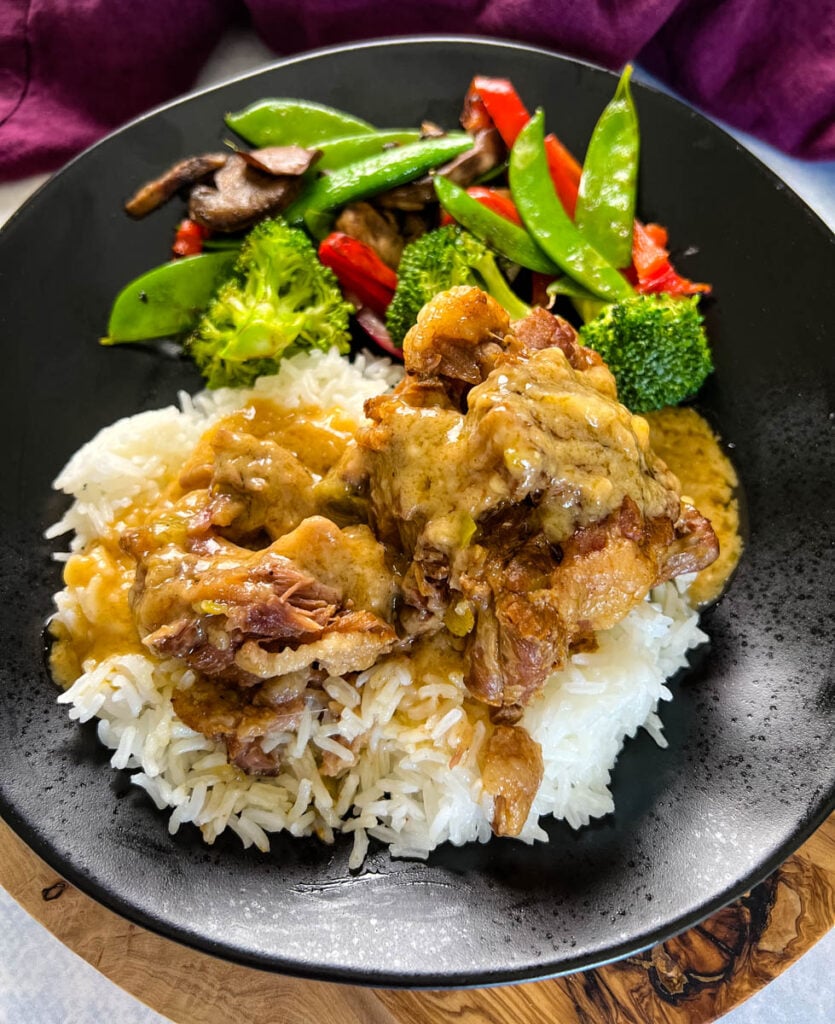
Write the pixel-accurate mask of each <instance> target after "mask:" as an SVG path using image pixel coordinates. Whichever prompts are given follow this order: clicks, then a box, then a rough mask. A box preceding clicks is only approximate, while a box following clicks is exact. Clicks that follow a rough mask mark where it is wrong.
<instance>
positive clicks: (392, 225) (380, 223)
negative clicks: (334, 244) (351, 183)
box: [334, 203, 406, 270]
mask: <svg viewBox="0 0 835 1024" xmlns="http://www.w3.org/2000/svg"><path fill="white" fill-rule="evenodd" d="M334 228H335V229H336V230H337V231H344V232H345V234H346V235H350V236H351V237H352V238H357V239H359V240H360V241H361V242H365V244H366V245H370V246H371V248H372V249H374V251H375V252H376V253H377V255H378V256H379V257H380V259H381V260H382V261H383V263H385V264H386V265H387V266H389V267H391V268H392V269H393V270H396V269H397V265H398V264H399V263H400V256H401V254H402V252H403V246H404V245H405V244H406V240H405V239H404V237H403V235H402V234H401V231H400V225H399V224H398V223H397V218H396V216H395V215H394V213H393V212H392V211H390V210H378V209H376V208H375V207H374V206H372V205H371V203H350V204H349V205H348V206H346V207H345V208H344V209H343V210H342V212H341V213H340V214H339V216H338V217H337V219H336V223H335V224H334Z"/></svg>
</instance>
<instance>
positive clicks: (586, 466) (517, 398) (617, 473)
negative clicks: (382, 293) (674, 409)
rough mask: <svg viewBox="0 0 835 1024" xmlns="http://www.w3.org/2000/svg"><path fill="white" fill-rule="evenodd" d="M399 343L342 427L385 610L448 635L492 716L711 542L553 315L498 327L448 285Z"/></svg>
mask: <svg viewBox="0 0 835 1024" xmlns="http://www.w3.org/2000/svg"><path fill="white" fill-rule="evenodd" d="M404 356H405V362H406V369H407V376H406V378H405V379H404V381H403V383H402V384H401V385H399V387H398V388H397V389H396V391H395V392H394V394H393V395H390V396H386V397H384V398H381V399H375V400H372V401H371V402H369V403H368V404H367V407H366V412H367V414H368V415H369V417H370V418H371V419H372V420H373V424H372V426H371V427H369V428H368V429H367V430H365V431H364V432H362V433H361V434H360V435H359V445H360V449H361V451H362V452H363V456H364V462H365V472H366V486H367V489H368V494H369V497H370V502H371V511H370V515H371V520H372V525H373V527H374V528H375V530H376V531H377V532H378V534H379V536H380V537H381V538H382V539H383V540H385V541H386V542H388V543H397V544H399V546H400V547H401V548H402V549H403V550H404V551H405V552H406V554H407V556H408V558H409V559H410V564H409V568H408V570H407V572H406V574H405V577H404V583H403V599H404V603H405V605H406V608H405V609H404V611H403V613H402V614H401V620H402V621H403V622H404V623H406V624H407V625H408V627H409V628H411V629H415V630H420V631H422V632H426V631H431V630H432V629H441V628H443V627H444V626H446V627H447V628H450V629H452V630H453V631H458V634H459V635H462V636H466V637H467V644H468V668H467V677H466V679H467V685H468V687H469V688H470V690H471V692H472V693H473V694H474V696H476V697H478V698H479V699H480V700H482V701H484V702H485V703H487V704H490V705H492V706H494V707H496V708H501V709H504V711H503V715H504V716H505V718H504V720H507V716H508V709H512V708H518V707H521V706H524V705H525V704H527V703H528V702H529V701H530V700H531V699H532V698H533V697H534V696H535V695H536V694H537V693H538V692H539V690H540V689H541V687H542V686H543V684H544V682H545V679H546V678H547V676H548V674H549V673H550V672H551V671H552V670H553V669H554V668H557V667H559V666H561V665H562V664H563V663H564V661H565V657H566V655H567V653H568V651H569V650H570V649H571V646H572V644H574V643H580V642H584V641H585V640H586V639H587V638H588V636H589V635H590V634H592V633H593V632H594V631H595V630H598V629H604V628H607V627H608V626H611V625H613V624H614V623H616V622H617V621H619V619H621V618H622V617H623V616H624V615H626V614H627V612H628V611H629V610H630V609H631V608H632V607H633V606H634V605H635V604H637V603H638V602H639V601H641V600H642V599H643V598H644V597H645V596H646V594H647V593H648V592H649V590H650V589H651V588H652V587H653V586H656V585H657V584H659V583H661V582H664V581H666V580H668V579H670V578H671V577H672V576H674V575H678V574H680V573H683V572H691V571H695V570H697V569H699V568H701V567H703V566H704V565H707V564H709V563H710V562H711V561H712V560H713V558H715V557H716V552H717V547H716V540H715V537H714V535H713V531H712V530H711V528H710V525H709V523H707V521H706V520H704V519H703V518H702V517H701V516H699V514H698V512H696V510H695V509H691V508H689V507H687V506H683V505H682V502H681V499H680V495H679V488H678V482H677V480H676V478H675V477H674V476H673V475H672V474H671V473H670V472H669V471H668V470H667V468H666V466H665V465H664V463H663V462H661V461H660V460H659V459H657V458H656V457H655V456H654V455H653V453H652V450H651V449H650V447H649V432H648V428H647V425H646V422H645V421H644V420H643V419H641V418H640V417H636V416H633V415H632V414H631V413H630V412H629V411H628V410H627V409H626V408H625V407H624V406H622V405H620V404H619V403H618V401H617V398H616V389H615V384H614V380H613V378H612V376H611V374H610V373H609V371H608V370H607V369H606V367H605V366H604V365H603V364H602V362H601V361H600V359H599V357H598V356H596V354H595V353H593V352H590V351H589V350H587V349H584V348H583V347H582V346H581V345H580V344H579V342H578V340H577V337H576V334H575V333H574V331H573V329H572V328H571V327H570V326H569V325H568V324H567V323H565V322H564V321H561V320H559V319H558V318H555V317H553V316H551V315H550V314H549V313H547V312H545V311H544V310H539V311H536V312H535V313H534V314H532V316H531V317H529V318H527V319H526V320H523V321H521V322H520V323H519V324H517V325H514V326H513V327H512V328H511V325H510V323H509V321H508V317H507V315H506V314H505V313H504V311H503V310H502V309H501V307H499V306H498V305H497V304H496V303H495V302H494V301H493V300H492V299H490V297H489V296H487V295H485V294H484V293H482V292H480V291H478V290H476V289H472V288H456V289H452V290H451V291H449V292H446V293H444V294H443V295H440V296H438V297H437V298H436V299H435V300H433V301H432V302H431V303H429V304H428V305H427V306H426V307H425V308H424V309H423V311H422V312H421V314H420V317H419V319H418V323H417V325H416V326H415V327H414V328H413V329H412V331H411V332H410V333H409V334H408V335H407V337H406V340H405V343H404ZM510 717H511V718H512V717H513V713H512V712H510Z"/></svg>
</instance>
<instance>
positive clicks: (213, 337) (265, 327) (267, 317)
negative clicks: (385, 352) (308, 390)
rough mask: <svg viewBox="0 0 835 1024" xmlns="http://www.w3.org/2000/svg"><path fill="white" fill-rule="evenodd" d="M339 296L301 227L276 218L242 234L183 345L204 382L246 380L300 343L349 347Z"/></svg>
mask: <svg viewBox="0 0 835 1024" xmlns="http://www.w3.org/2000/svg"><path fill="white" fill-rule="evenodd" d="M352 312H353V307H352V306H351V305H350V304H349V303H347V302H346V301H345V299H344V298H343V297H342V293H341V291H340V290H339V285H338V283H337V280H336V277H335V275H334V273H333V271H332V270H330V269H328V268H327V267H324V266H323V265H322V264H321V263H320V262H319V260H318V258H317V256H316V250H315V249H314V248H313V246H312V244H311V243H310V241H309V240H308V238H307V235H305V233H304V232H303V231H300V230H298V229H297V228H291V227H290V226H289V225H288V224H287V223H286V222H285V221H283V220H281V219H280V218H276V219H275V220H267V221H263V222H262V223H260V224H259V225H258V226H257V227H255V228H253V229H252V231H250V233H249V234H248V235H247V237H246V239H245V240H244V243H243V246H242V247H241V252H240V255H239V257H238V259H237V262H236V263H235V266H234V268H233V270H232V273H231V275H230V277H229V278H227V280H226V281H224V283H223V284H222V285H221V286H220V288H219V289H218V291H217V293H216V294H215V296H214V298H213V299H212V301H211V303H210V304H209V307H208V309H207V310H206V312H205V313H204V314H203V316H202V317H201V319H200V322H199V323H198V325H197V327H196V328H195V330H194V332H193V333H192V334H191V335H190V336H189V338H188V340H187V341H186V350H187V351H188V352H189V354H190V355H191V356H192V358H193V359H194V361H195V362H196V363H197V366H198V369H199V370H200V372H201V373H202V374H203V376H204V377H205V378H206V383H207V384H208V386H209V387H210V388H218V387H224V386H229V387H244V386H246V385H249V384H251V383H252V382H253V381H254V380H255V378H256V377H260V376H261V375H262V374H267V373H275V372H276V370H277V369H278V361H279V360H280V359H282V358H283V357H284V356H288V355H292V354H293V353H294V352H299V351H302V350H304V349H311V348H320V349H325V350H327V349H329V348H331V346H334V345H335V346H336V347H337V348H338V349H339V351H340V352H347V351H348V349H349V347H350V334H349V330H348V318H349V316H350V315H351V313H352Z"/></svg>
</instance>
